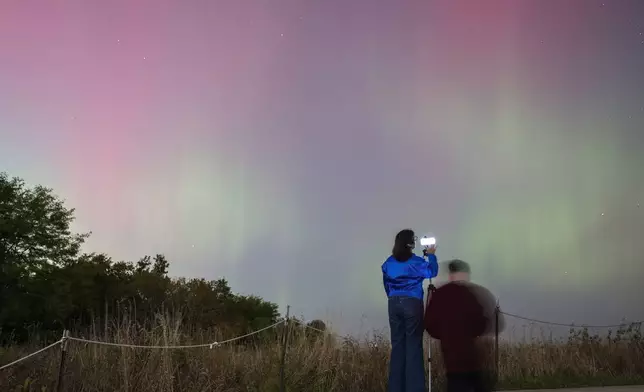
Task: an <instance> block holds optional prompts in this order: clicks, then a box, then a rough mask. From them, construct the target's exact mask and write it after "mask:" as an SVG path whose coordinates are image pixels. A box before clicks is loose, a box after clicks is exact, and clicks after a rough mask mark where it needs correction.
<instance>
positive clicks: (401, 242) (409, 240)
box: [391, 229, 416, 261]
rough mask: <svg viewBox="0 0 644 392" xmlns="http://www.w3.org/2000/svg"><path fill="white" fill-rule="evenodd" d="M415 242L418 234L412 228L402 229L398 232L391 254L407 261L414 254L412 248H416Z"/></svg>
mask: <svg viewBox="0 0 644 392" xmlns="http://www.w3.org/2000/svg"><path fill="white" fill-rule="evenodd" d="M415 243H416V235H415V234H414V231H413V230H412V229H405V230H401V231H400V232H399V233H398V234H396V239H395V240H394V248H393V249H392V250H391V255H392V256H393V257H394V259H396V260H398V261H407V260H409V259H410V258H411V256H412V255H413V254H414V253H413V252H412V250H413V249H414V245H415Z"/></svg>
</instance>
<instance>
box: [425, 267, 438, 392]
mask: <svg viewBox="0 0 644 392" xmlns="http://www.w3.org/2000/svg"><path fill="white" fill-rule="evenodd" d="M435 291H436V286H434V284H433V283H432V280H431V279H430V280H429V285H427V300H426V302H425V309H427V305H429V301H430V299H431V298H432V294H433V293H434V292H435ZM427 391H428V392H432V337H431V336H430V337H429V342H428V343H427Z"/></svg>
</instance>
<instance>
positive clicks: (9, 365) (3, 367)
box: [0, 339, 63, 370]
mask: <svg viewBox="0 0 644 392" xmlns="http://www.w3.org/2000/svg"><path fill="white" fill-rule="evenodd" d="M62 342H63V340H62V339H60V340H59V341H57V342H54V343H52V344H50V345H49V346H47V347H45V348H41V349H40V350H38V351H35V352H33V353H31V354H28V355H25V356H24V357H22V358H19V359H16V360H15V361H13V362H10V363H8V364H6V365H2V366H0V370H4V369H6V368H8V367H11V366H13V365H16V364H18V363H20V362H22V361H24V360H26V359H29V358H31V357H33V356H34V355H38V354H40V353H42V352H44V351H47V350H49V349H50V348H52V347H55V346H57V345H59V344H61V343H62Z"/></svg>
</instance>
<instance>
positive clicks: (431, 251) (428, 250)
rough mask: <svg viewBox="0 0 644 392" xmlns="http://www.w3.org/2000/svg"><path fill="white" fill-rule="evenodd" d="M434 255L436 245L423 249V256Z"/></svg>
mask: <svg viewBox="0 0 644 392" xmlns="http://www.w3.org/2000/svg"><path fill="white" fill-rule="evenodd" d="M434 253H436V245H431V246H428V247H426V248H425V249H423V256H427V255H433V254H434Z"/></svg>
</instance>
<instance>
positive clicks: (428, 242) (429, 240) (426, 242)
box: [420, 237, 436, 246]
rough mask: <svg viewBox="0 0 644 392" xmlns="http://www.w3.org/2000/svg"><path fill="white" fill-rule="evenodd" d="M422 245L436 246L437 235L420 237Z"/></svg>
mask: <svg viewBox="0 0 644 392" xmlns="http://www.w3.org/2000/svg"><path fill="white" fill-rule="evenodd" d="M420 245H421V246H434V245H436V238H435V237H423V238H421V239H420Z"/></svg>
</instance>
